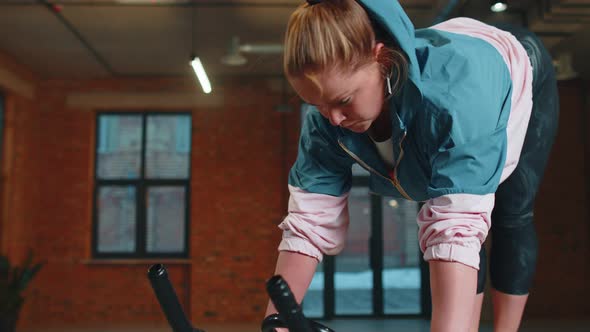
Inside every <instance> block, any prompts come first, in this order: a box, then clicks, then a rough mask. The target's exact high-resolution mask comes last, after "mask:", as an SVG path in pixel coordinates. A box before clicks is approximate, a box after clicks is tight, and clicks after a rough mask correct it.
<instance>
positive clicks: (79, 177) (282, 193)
mask: <svg viewBox="0 0 590 332" xmlns="http://www.w3.org/2000/svg"><path fill="white" fill-rule="evenodd" d="M35 86H36V93H35V96H34V99H32V100H31V99H29V98H25V97H20V96H19V95H18V94H16V93H12V92H10V91H8V92H7V96H8V99H9V101H8V109H7V122H6V128H5V135H6V136H5V147H4V148H5V151H4V157H5V159H4V160H3V165H2V169H3V173H2V174H3V178H2V180H3V182H2V185H3V188H2V195H3V204H2V214H1V216H2V219H3V220H2V230H1V233H0V234H2V249H3V250H4V251H8V252H9V253H10V255H11V256H14V257H22V256H23V253H24V250H25V249H26V248H28V247H32V248H33V249H34V250H35V252H36V254H37V256H38V257H40V258H42V259H44V260H45V261H47V263H48V264H47V265H46V266H45V268H44V269H43V270H42V272H41V273H40V275H39V276H38V278H37V279H36V280H35V281H34V283H33V285H32V287H31V288H30V290H29V291H28V292H27V302H26V305H25V307H24V311H23V313H22V316H21V321H20V327H33V326H39V327H48V326H60V325H80V324H109V323H111V324H115V323H116V324H139V325H143V324H150V323H154V322H157V323H158V324H164V323H165V322H164V319H163V316H162V314H161V312H160V309H159V307H158V306H157V304H156V303H155V301H154V298H153V295H152V292H151V289H150V288H149V284H148V282H147V280H146V278H145V273H146V269H147V267H148V266H149V263H151V262H132V261H126V262H121V263H114V262H110V263H109V262H106V263H102V264H98V263H96V262H93V261H91V260H89V259H90V258H91V257H90V249H91V248H90V239H91V228H92V218H91V209H92V188H93V180H92V179H93V172H94V169H93V165H94V146H95V141H94V140H95V138H94V137H95V133H94V130H95V129H94V125H95V111H96V109H92V108H88V107H78V106H68V105H71V103H70V101H71V98H70V97H71V96H72V95H73V94H85V95H86V96H88V95H90V96H92V95H95V97H96V98H95V99H94V100H95V102H96V101H98V102H99V104H100V100H101V98H103V97H101V96H103V94H104V93H105V92H108V93H122V94H125V93H144V94H149V93H154V94H158V93H162V92H171V93H172V92H173V93H177V92H179V93H187V92H191V91H192V92H195V93H198V91H197V87H196V86H195V85H194V81H193V80H192V79H186V80H183V79H153V80H129V79H125V80H100V81H91V82H71V81H39V82H35ZM215 87H216V90H215V92H214V93H218V94H220V95H222V96H224V97H223V99H222V102H221V103H220V104H217V105H209V106H207V105H208V104H206V103H205V104H204V105H205V106H198V105H197V106H191V107H189V108H188V109H187V108H186V107H178V106H177V103H175V102H174V101H171V104H173V105H174V106H171V107H169V108H166V107H164V108H162V107H161V105H162V103H160V104H159V105H160V106H159V107H157V108H156V109H155V110H158V111H161V110H166V109H170V110H179V109H181V110H189V111H191V112H192V117H193V133H192V156H191V158H192V160H191V163H192V170H191V171H192V183H191V190H192V196H191V233H190V245H191V250H190V253H191V261H190V263H187V262H178V261H177V262H170V263H169V264H168V266H169V271H170V274H171V278H172V280H173V283H174V285H175V287H176V289H177V292H178V293H179V296H180V299H181V301H182V302H183V303H184V304H185V305H186V306H187V308H188V310H189V313H190V318H191V319H192V320H193V321H194V322H217V321H231V322H237V321H258V320H259V319H260V318H261V316H262V314H263V311H264V307H265V304H266V296H265V292H264V281H265V279H266V278H268V277H269V276H270V275H271V273H272V270H273V268H274V261H275V258H276V251H275V248H276V245H277V243H278V241H279V239H280V233H279V232H278V231H277V230H276V227H275V226H276V225H277V224H278V222H279V221H280V219H281V218H282V216H283V215H284V213H285V208H286V203H287V192H286V175H287V170H288V167H289V165H290V164H291V163H292V161H293V160H294V158H295V154H296V148H297V144H296V135H297V132H298V128H299V116H298V113H297V112H291V113H278V112H276V111H275V110H274V106H275V105H277V104H279V103H280V102H281V99H280V92H279V91H277V90H276V89H274V88H272V87H271V86H270V85H269V84H268V81H266V80H262V79H259V80H254V81H246V80H240V79H238V80H233V81H229V80H228V81H225V82H218V84H216V85H215ZM560 89H561V95H562V97H561V100H562V115H561V125H560V127H561V130H560V132H559V135H558V139H557V143H556V145H555V149H554V153H553V158H552V161H551V163H550V165H549V168H548V170H547V176H546V180H545V182H544V183H543V185H542V189H541V194H540V198H539V203H538V204H537V211H536V213H537V221H536V222H537V225H538V229H539V233H540V240H541V258H540V262H539V273H538V275H537V278H536V279H535V291H534V296H532V297H531V301H530V306H529V307H528V310H527V314H528V315H529V316H530V317H539V316H541V317H546V315H549V314H550V315H551V316H552V317H556V316H559V317H566V316H574V317H582V316H584V315H588V313H589V312H588V310H589V309H588V308H589V307H588V306H587V305H586V299H587V298H588V297H590V291H589V289H590V288H588V287H587V284H586V283H587V280H588V279H589V277H590V275H589V270H590V262H589V261H588V259H587V257H589V254H590V252H589V251H590V250H589V245H588V241H589V240H590V239H589V236H590V234H589V233H590V232H589V226H588V211H587V201H588V195H587V186H586V183H587V176H588V173H587V171H586V169H585V168H584V167H585V151H586V150H585V149H586V148H587V146H586V145H585V139H588V138H589V137H590V136H588V132H587V130H586V129H584V128H586V127H584V126H583V124H584V122H583V121H584V120H585V119H586V118H585V117H584V112H587V111H588V109H586V110H584V105H583V100H582V97H581V96H582V90H581V83H580V82H572V83H569V84H562V85H561V87H560ZM104 98H107V97H104ZM109 98H111V97H109ZM126 105H128V104H126ZM164 105H165V103H164ZM133 109H135V110H144V109H145V105H144V106H141V107H133V106H126V108H123V109H121V110H133ZM586 317H587V316H586Z"/></svg>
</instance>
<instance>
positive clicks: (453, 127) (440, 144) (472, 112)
mask: <svg viewBox="0 0 590 332" xmlns="http://www.w3.org/2000/svg"><path fill="white" fill-rule="evenodd" d="M358 2H359V3H360V4H361V5H362V6H363V7H364V8H365V9H366V10H367V12H368V14H369V16H370V17H371V19H372V20H373V21H374V22H376V23H377V24H380V26H381V27H382V28H383V29H384V31H386V33H388V34H389V35H390V36H391V38H392V39H393V40H395V41H396V42H397V44H398V45H399V46H400V47H401V49H402V51H403V52H404V53H405V55H406V57H407V59H408V61H409V68H408V69H409V73H408V80H407V81H406V83H405V84H404V85H403V87H402V89H401V90H400V92H399V93H398V94H396V95H395V96H394V97H393V98H391V99H390V100H389V102H390V103H391V104H390V105H391V107H390V112H391V113H392V114H391V119H392V128H393V132H392V139H393V143H394V144H393V146H394V156H395V158H396V160H395V164H396V167H395V169H394V171H393V172H389V171H388V168H387V167H386V165H385V163H384V162H383V161H382V160H381V157H380V156H379V154H378V152H377V149H376V148H375V146H374V144H373V143H372V141H371V140H370V138H369V137H368V136H367V134H364V133H362V134H359V133H354V132H352V131H349V130H347V129H344V128H341V127H336V126H332V125H331V124H330V123H329V121H328V120H327V119H325V118H324V117H323V116H321V114H320V113H319V112H317V111H312V112H309V113H308V116H307V117H306V119H305V121H304V123H303V127H302V132H301V137H300V143H299V153H298V156H297V160H296V161H295V164H294V165H293V167H292V168H291V171H290V174H289V184H290V185H292V186H295V187H298V188H301V189H303V190H305V191H308V192H313V193H319V194H327V195H332V196H341V195H343V194H345V193H346V192H348V191H349V190H350V187H351V185H352V171H351V167H352V165H353V164H354V163H358V164H359V165H360V166H362V167H363V168H365V169H367V170H368V171H369V172H370V189H371V190H372V191H373V192H376V193H378V194H381V195H384V196H392V197H398V198H406V199H410V200H415V201H426V200H429V199H431V198H435V197H439V196H442V195H448V194H458V193H465V194H476V195H485V194H489V193H494V192H495V191H496V189H497V187H498V185H499V182H500V177H501V174H502V170H503V167H504V163H505V160H506V150H507V135H506V127H507V122H508V117H509V114H510V108H511V105H510V101H511V94H512V81H511V77H510V72H509V70H508V68H507V66H506V63H505V62H504V60H503V58H502V56H501V54H500V53H499V52H498V51H497V50H496V49H495V48H494V47H493V46H492V45H490V44H489V43H487V42H485V41H483V40H481V39H478V38H474V37H470V36H467V35H462V34H455V33H450V32H445V31H440V30H436V29H428V28H427V29H414V26H413V24H412V23H411V21H410V19H409V18H408V16H407V15H406V13H405V12H404V10H403V9H402V7H401V6H400V4H399V3H398V2H397V1H394V0H372V1H369V0H364V1H362V0H360V1H358Z"/></svg>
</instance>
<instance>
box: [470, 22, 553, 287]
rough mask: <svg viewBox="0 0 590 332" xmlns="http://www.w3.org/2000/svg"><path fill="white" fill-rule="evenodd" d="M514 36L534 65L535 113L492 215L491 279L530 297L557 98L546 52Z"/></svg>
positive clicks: (528, 38) (526, 34) (519, 33)
mask: <svg viewBox="0 0 590 332" xmlns="http://www.w3.org/2000/svg"><path fill="white" fill-rule="evenodd" d="M498 28H500V29H502V30H505V31H509V32H510V33H512V34H513V35H514V36H515V37H516V38H517V39H518V40H519V41H520V43H521V44H522V45H523V46H524V48H525V50H526V51H527V53H528V55H529V58H530V61H531V64H532V67H533V109H532V113H531V119H530V121H529V126H528V129H527V132H526V136H525V140H524V145H523V148H522V152H521V154H520V159H519V162H518V165H517V167H516V169H515V170H514V172H513V173H512V174H511V175H510V176H509V177H508V179H506V181H504V182H503V183H502V184H500V186H499V187H498V190H497V191H496V203H495V206H494V210H493V211H492V228H491V240H492V243H491V253H490V277H491V282H492V287H493V288H494V289H497V290H498V291H501V292H503V293H507V294H512V295H524V294H528V292H529V288H530V286H531V281H532V278H533V275H534V273H535V267H536V262H537V247H538V246H537V234H536V231H535V226H534V224H533V207H534V201H535V196H536V194H537V191H538V189H539V184H540V182H541V179H542V177H543V173H544V171H545V166H546V164H547V159H548V157H549V152H550V150H551V146H552V144H553V141H554V138H555V134H556V133H557V125H558V116H559V96H558V93H557V84H556V80H555V73H554V70H553V64H552V61H551V56H550V55H549V52H548V51H547V50H546V49H545V47H544V46H543V43H542V42H541V41H540V40H539V38H538V37H537V36H535V35H534V34H533V33H532V32H530V31H528V30H526V29H524V28H520V27H514V26H505V25H504V26H500V25H498ZM480 259H481V261H480V269H479V273H478V281H477V292H478V293H481V292H483V290H484V286H485V278H486V265H487V264H486V253H485V248H484V247H483V246H482V249H481V252H480Z"/></svg>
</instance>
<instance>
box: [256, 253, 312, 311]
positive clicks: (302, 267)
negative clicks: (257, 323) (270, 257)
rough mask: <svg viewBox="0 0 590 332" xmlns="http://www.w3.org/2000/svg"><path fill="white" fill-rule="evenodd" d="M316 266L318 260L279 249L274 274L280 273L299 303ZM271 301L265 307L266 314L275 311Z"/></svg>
mask: <svg viewBox="0 0 590 332" xmlns="http://www.w3.org/2000/svg"><path fill="white" fill-rule="evenodd" d="M317 266H318V260H317V259H315V258H313V257H310V256H307V255H303V254H300V253H296V252H290V251H281V252H280V253H279V258H278V260H277V265H276V268H275V275H277V274H280V275H281V276H282V277H283V279H285V281H287V283H288V284H289V288H291V291H292V292H293V294H294V295H295V299H296V300H297V302H298V303H301V301H302V300H303V297H304V296H305V292H307V288H309V284H310V283H311V280H312V279H313V275H314V273H315V270H316V268H317ZM276 312H277V310H276V309H275V307H274V305H273V304H272V302H271V301H269V303H268V307H267V309H266V315H265V317H266V316H268V315H271V314H274V313H276Z"/></svg>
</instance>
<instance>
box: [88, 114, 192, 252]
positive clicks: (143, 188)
mask: <svg viewBox="0 0 590 332" xmlns="http://www.w3.org/2000/svg"><path fill="white" fill-rule="evenodd" d="M178 115H187V116H189V118H190V122H191V126H190V129H189V133H190V135H189V140H191V144H190V149H189V160H188V168H189V169H188V177H187V178H186V179H147V178H145V160H146V156H145V155H146V144H147V119H148V117H149V116H178ZM101 116H141V121H142V125H141V127H142V131H141V135H142V136H141V157H140V158H141V159H140V160H141V161H140V175H139V177H138V178H137V179H108V180H105V179H100V178H99V177H98V174H97V173H98V159H99V158H98V153H99V146H100V136H99V135H100V128H99V127H100V117H101ZM192 120H193V114H192V112H190V111H176V112H164V111H120V112H117V111H99V112H96V115H95V126H94V128H95V145H94V184H93V185H94V189H93V198H92V200H93V203H92V204H93V206H92V257H93V258H96V259H151V258H177V259H179V258H180V259H181V258H189V253H190V242H189V239H190V220H191V214H190V211H191V204H190V202H191V191H190V189H191V186H190V184H191V179H192V158H191V156H192V149H193V146H192V129H193V126H192ZM117 185H120V186H135V189H136V197H135V200H136V201H135V208H136V215H135V219H136V220H135V236H136V237H135V251H134V252H129V253H123V252H119V253H117V252H108V253H105V252H99V251H98V222H99V220H98V204H97V203H98V202H97V200H98V194H99V189H100V188H101V187H102V186H117ZM162 186H175V187H183V188H184V190H185V211H184V212H185V218H184V219H185V220H184V222H185V223H184V229H185V233H184V250H183V251H182V252H176V253H158V252H155V253H151V252H147V250H146V243H147V192H148V190H149V188H154V187H162Z"/></svg>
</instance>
